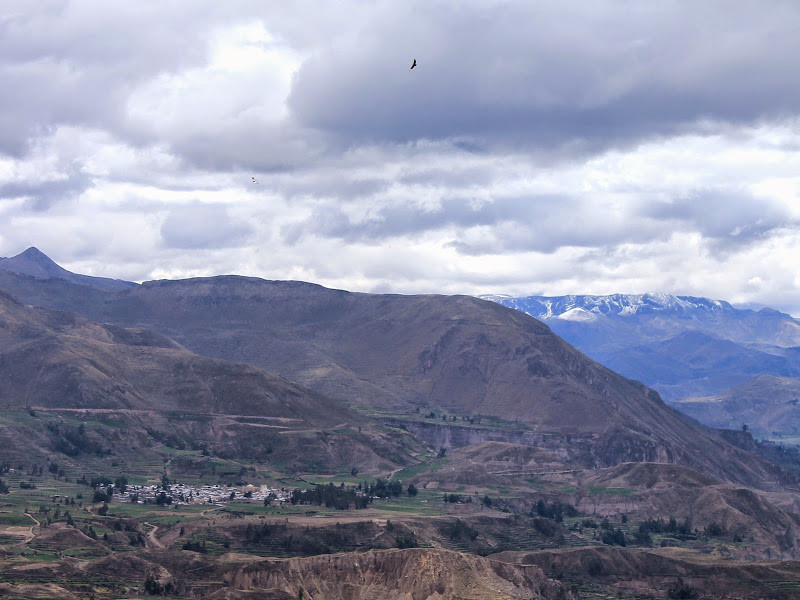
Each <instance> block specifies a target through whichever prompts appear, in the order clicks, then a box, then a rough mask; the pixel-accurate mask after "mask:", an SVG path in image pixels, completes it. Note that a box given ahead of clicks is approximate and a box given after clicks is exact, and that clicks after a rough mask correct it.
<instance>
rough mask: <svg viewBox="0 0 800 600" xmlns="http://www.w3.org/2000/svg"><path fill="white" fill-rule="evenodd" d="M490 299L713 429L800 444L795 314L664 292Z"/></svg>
mask: <svg viewBox="0 0 800 600" xmlns="http://www.w3.org/2000/svg"><path fill="white" fill-rule="evenodd" d="M485 298H487V299H490V300H494V301H495V302H498V303H500V304H503V305H504V306H508V307H511V308H515V309H517V310H520V311H522V312H525V313H527V314H529V315H531V316H534V317H536V318H537V319H540V320H542V321H544V322H545V323H547V325H548V326H549V327H550V328H551V329H552V330H553V332H555V333H556V334H558V335H559V336H561V337H562V338H564V339H565V340H566V341H568V342H569V343H571V344H572V345H574V346H576V347H577V348H578V349H579V350H581V351H582V352H584V353H585V354H587V355H588V356H589V357H591V358H593V359H594V360H596V361H598V362H600V363H602V364H604V365H605V366H607V367H609V368H611V369H613V370H614V371H617V372H618V373H620V374H622V375H625V376H626V377H630V378H631V379H636V380H639V381H641V382H643V383H644V384H646V385H648V386H649V387H652V388H653V389H655V390H657V391H658V392H659V393H660V394H661V395H662V397H663V398H664V399H665V400H666V401H667V402H669V403H671V404H672V405H673V406H675V407H676V408H679V409H680V410H681V411H683V412H685V413H687V414H689V415H690V416H693V417H694V418H697V419H698V420H700V421H701V422H703V423H705V424H707V425H711V426H716V427H726V428H740V427H742V426H746V427H747V428H748V429H750V430H751V431H752V432H753V433H754V434H755V435H756V436H757V437H764V438H772V439H776V440H783V441H791V442H797V441H800V407H798V404H800V402H799V400H800V321H798V320H797V319H795V318H793V317H792V316H791V315H788V314H785V313H782V312H779V311H777V310H773V309H770V308H762V309H761V310H752V309H742V308H735V307H734V306H732V305H731V304H730V303H728V302H725V301H722V300H711V299H708V298H698V297H692V296H672V295H668V294H635V295H626V294H613V295H609V296H589V295H572V296H527V297H521V298H515V297H510V296H485Z"/></svg>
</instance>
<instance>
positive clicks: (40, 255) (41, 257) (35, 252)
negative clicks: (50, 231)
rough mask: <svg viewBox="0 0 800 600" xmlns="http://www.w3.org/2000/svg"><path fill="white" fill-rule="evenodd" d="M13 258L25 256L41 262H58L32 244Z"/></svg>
mask: <svg viewBox="0 0 800 600" xmlns="http://www.w3.org/2000/svg"><path fill="white" fill-rule="evenodd" d="M13 258H24V259H26V260H32V261H35V262H37V263H39V264H42V263H44V264H56V263H55V261H54V260H53V259H52V258H50V257H49V256H47V254H45V253H44V252H42V251H41V250H39V249H38V248H37V247H36V246H31V247H30V248H28V249H27V250H25V251H24V252H22V253H21V254H17V256H15V257H13Z"/></svg>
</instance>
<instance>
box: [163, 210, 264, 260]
mask: <svg viewBox="0 0 800 600" xmlns="http://www.w3.org/2000/svg"><path fill="white" fill-rule="evenodd" d="M253 231H254V229H253V227H252V226H251V225H250V224H248V223H246V222H243V221H241V220H238V219H236V218H235V217H233V216H231V214H230V212H229V210H228V208H227V207H225V206H220V205H215V204H210V205H209V204H202V203H199V202H196V203H192V204H190V205H188V206H180V207H176V208H173V209H172V210H171V211H170V213H169V215H168V216H167V218H166V219H165V220H164V223H163V224H162V225H161V238H162V240H163V242H164V245H165V246H166V247H167V248H178V249H186V250H190V249H217V248H235V247H240V246H244V245H246V244H247V242H248V240H249V238H250V237H251V235H252V234H253Z"/></svg>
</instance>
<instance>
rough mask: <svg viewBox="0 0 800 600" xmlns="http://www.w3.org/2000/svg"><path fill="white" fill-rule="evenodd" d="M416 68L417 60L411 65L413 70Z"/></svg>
mask: <svg viewBox="0 0 800 600" xmlns="http://www.w3.org/2000/svg"><path fill="white" fill-rule="evenodd" d="M416 66H417V59H416V58H415V59H414V62H413V63H411V68H412V69H413V68H414V67H416Z"/></svg>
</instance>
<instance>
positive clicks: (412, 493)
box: [406, 483, 418, 496]
mask: <svg viewBox="0 0 800 600" xmlns="http://www.w3.org/2000/svg"><path fill="white" fill-rule="evenodd" d="M406 491H407V492H408V495H409V496H416V495H417V493H418V490H417V486H415V485H414V484H413V483H409V484H408V489H407V490H406Z"/></svg>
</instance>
